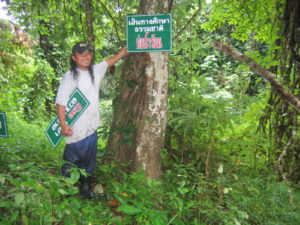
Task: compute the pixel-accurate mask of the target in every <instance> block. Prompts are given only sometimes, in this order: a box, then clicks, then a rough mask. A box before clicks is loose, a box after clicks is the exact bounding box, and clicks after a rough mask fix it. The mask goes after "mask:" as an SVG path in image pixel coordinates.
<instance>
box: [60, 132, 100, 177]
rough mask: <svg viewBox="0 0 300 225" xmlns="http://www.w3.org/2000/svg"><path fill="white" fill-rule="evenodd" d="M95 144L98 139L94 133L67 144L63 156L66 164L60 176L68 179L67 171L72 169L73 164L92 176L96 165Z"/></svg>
mask: <svg viewBox="0 0 300 225" xmlns="http://www.w3.org/2000/svg"><path fill="white" fill-rule="evenodd" d="M97 143H98V137H97V132H95V133H93V134H91V135H90V136H88V137H86V138H84V139H83V140H81V141H78V142H75V143H72V144H67V145H66V147H65V150H64V156H63V159H64V160H65V161H66V163H65V164H63V165H62V167H61V173H62V175H63V176H66V177H69V176H70V173H69V172H68V169H70V168H71V167H73V166H74V165H73V164H75V165H76V166H77V167H78V168H81V169H85V171H86V172H87V173H88V174H89V175H92V174H93V171H94V168H95V165H96V155H97ZM68 162H70V163H72V164H70V163H68Z"/></svg>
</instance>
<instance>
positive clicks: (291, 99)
mask: <svg viewBox="0 0 300 225" xmlns="http://www.w3.org/2000/svg"><path fill="white" fill-rule="evenodd" d="M212 45H213V46H214V47H216V48H217V49H219V50H221V51H222V52H224V53H226V54H228V55H231V56H232V57H234V58H236V59H237V60H239V61H240V62H243V63H246V64H247V65H248V66H249V68H250V69H251V71H253V72H255V73H258V74H260V75H261V76H262V77H263V78H265V79H266V80H267V81H269V83H270V84H271V86H272V87H273V88H274V90H275V91H276V92H277V93H278V94H279V95H280V96H281V97H282V98H283V99H284V100H285V101H286V102H288V103H289V104H291V105H292V106H293V107H294V108H295V109H297V110H298V111H299V112H300V100H299V99H298V98H297V97H296V96H294V95H293V93H292V92H291V91H290V90H288V89H286V88H285V87H284V86H283V85H282V84H281V83H280V82H279V81H278V80H277V79H276V76H275V74H273V73H271V72H270V71H268V70H267V69H266V68H264V67H262V66H260V65H259V64H257V63H256V62H254V61H253V60H252V59H250V58H248V57H247V56H245V55H243V54H241V53H240V52H238V51H236V50H234V49H232V48H231V47H230V46H227V45H222V44H221V43H218V42H214V43H212Z"/></svg>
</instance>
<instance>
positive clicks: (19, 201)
mask: <svg viewBox="0 0 300 225" xmlns="http://www.w3.org/2000/svg"><path fill="white" fill-rule="evenodd" d="M24 200H25V195H24V193H23V192H19V193H17V194H16V196H15V202H16V205H17V206H19V205H21V204H22V203H23V202H24Z"/></svg>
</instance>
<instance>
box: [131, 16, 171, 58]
mask: <svg viewBox="0 0 300 225" xmlns="http://www.w3.org/2000/svg"><path fill="white" fill-rule="evenodd" d="M126 24H127V26H126V27H127V48H128V52H164V51H165V52H169V51H171V50H172V15H171V14H156V15H129V16H127V18H126Z"/></svg>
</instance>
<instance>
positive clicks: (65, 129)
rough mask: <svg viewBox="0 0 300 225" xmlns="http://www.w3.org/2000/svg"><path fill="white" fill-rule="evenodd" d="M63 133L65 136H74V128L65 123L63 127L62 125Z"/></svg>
mask: <svg viewBox="0 0 300 225" xmlns="http://www.w3.org/2000/svg"><path fill="white" fill-rule="evenodd" d="M61 134H62V135H63V136H72V135H73V130H72V128H71V127H70V126H69V125H67V124H66V125H65V126H63V127H61Z"/></svg>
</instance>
